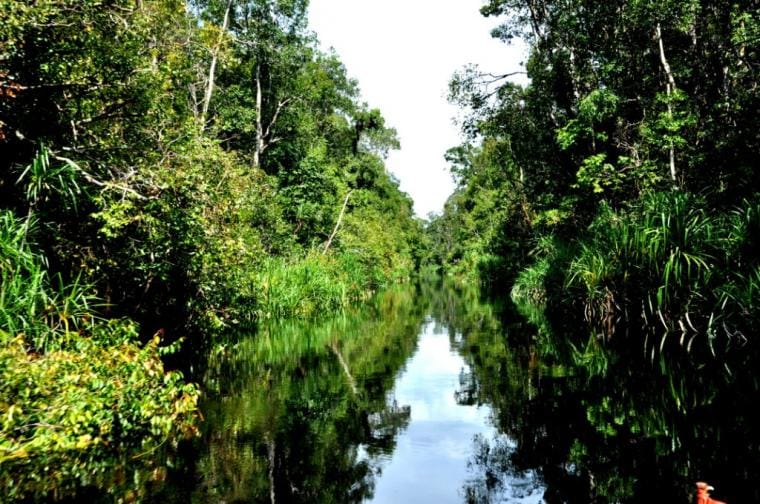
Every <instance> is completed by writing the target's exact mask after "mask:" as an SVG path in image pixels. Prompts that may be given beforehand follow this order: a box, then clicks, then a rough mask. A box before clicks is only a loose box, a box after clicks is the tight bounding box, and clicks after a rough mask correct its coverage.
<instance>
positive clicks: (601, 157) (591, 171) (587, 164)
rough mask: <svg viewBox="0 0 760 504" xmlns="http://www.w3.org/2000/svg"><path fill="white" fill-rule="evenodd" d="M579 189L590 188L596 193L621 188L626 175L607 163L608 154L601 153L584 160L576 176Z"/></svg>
mask: <svg viewBox="0 0 760 504" xmlns="http://www.w3.org/2000/svg"><path fill="white" fill-rule="evenodd" d="M576 177H577V179H578V186H579V187H590V188H591V189H592V190H593V191H594V192H595V193H602V192H604V190H605V189H618V188H620V186H621V184H622V182H623V180H624V175H623V174H622V173H621V172H619V171H618V170H617V168H616V167H615V166H614V165H612V164H610V163H608V162H607V154H605V153H600V154H594V155H593V156H589V157H587V158H586V159H584V160H583V162H582V163H581V167H580V168H579V169H578V173H577V174H576Z"/></svg>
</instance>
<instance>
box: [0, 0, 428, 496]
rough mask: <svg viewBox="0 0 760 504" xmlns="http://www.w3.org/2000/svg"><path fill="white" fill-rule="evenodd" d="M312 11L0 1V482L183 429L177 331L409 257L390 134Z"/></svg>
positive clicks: (190, 412) (368, 282)
mask: <svg viewBox="0 0 760 504" xmlns="http://www.w3.org/2000/svg"><path fill="white" fill-rule="evenodd" d="M306 14H307V2H306V1H305V0H252V1H243V0H235V1H233V0H208V1H204V0H198V1H191V2H185V1H184V0H153V1H134V0H116V1H109V2H102V1H100V0H85V1H79V0H77V1H64V0H44V1H40V2H24V1H15V0H4V1H2V2H0V160H1V161H0V281H1V283H0V415H1V416H2V423H0V427H1V431H0V465H2V466H3V471H1V473H2V475H1V476H0V483H1V485H0V493H3V494H5V495H8V496H13V495H14V494H15V493H17V492H19V495H23V492H25V491H26V490H25V487H24V485H27V484H28V485H29V486H33V485H34V483H35V481H37V482H41V481H44V482H45V488H51V487H53V488H54V487H55V486H56V483H55V482H56V481H59V480H60V481H61V482H62V483H61V484H63V482H65V481H68V480H70V479H72V478H74V479H76V478H80V477H84V476H85V475H87V474H89V473H91V472H92V471H93V468H92V463H94V462H93V461H97V460H98V457H99V456H100V454H101V452H102V451H105V450H106V448H108V449H113V448H114V447H116V448H119V447H123V446H137V447H138V448H139V447H140V446H142V447H143V449H144V450H150V449H151V446H153V444H155V443H156V442H162V441H163V440H165V439H166V438H167V437H172V436H176V435H178V434H180V433H185V434H192V433H193V432H194V430H195V416H196V401H197V398H198V393H199V391H198V390H197V388H196V387H194V386H193V385H189V384H186V383H184V380H183V379H182V376H181V375H180V374H179V372H176V371H171V372H168V371H166V370H165V369H164V364H163V363H162V358H161V356H163V355H166V354H168V353H171V352H173V351H175V350H176V348H177V347H178V346H180V345H181V344H182V342H183V341H184V340H186V339H188V338H206V339H208V338H210V337H211V336H209V335H210V334H213V332H214V331H215V330H219V329H222V328H225V327H232V326H236V325H238V326H239V325H250V324H251V323H254V322H255V321H257V320H261V319H266V318H273V317H280V316H286V315H296V316H300V315H303V316H308V315H311V314H313V313H316V312H318V311H322V310H330V309H338V308H341V307H343V306H345V305H347V304H349V303H351V302H353V301H357V300H361V299H365V298H366V297H367V296H368V295H370V294H371V293H372V292H374V291H376V290H377V289H378V288H379V287H380V286H382V285H385V284H389V283H393V282H400V281H406V280H408V279H409V278H410V276H411V275H412V273H413V271H414V270H415V269H416V268H417V266H418V263H419V261H420V260H421V259H420V240H421V239H422V225H421V222H420V221H418V220H417V219H415V218H414V216H413V212H412V202H411V199H410V198H409V197H408V196H407V195H406V194H404V193H402V192H401V191H400V190H399V188H398V182H397V181H396V180H395V179H394V178H393V177H392V176H391V175H390V174H389V173H388V172H387V171H386V170H385V167H384V157H385V156H386V155H387V152H388V151H389V149H395V148H398V146H399V142H398V139H397V136H396V133H395V131H394V130H393V129H392V128H390V127H388V126H387V125H386V124H385V121H384V118H383V116H382V114H381V113H380V111H378V110H376V109H372V108H370V107H369V106H368V105H367V104H365V103H363V102H361V100H360V94H359V88H358V84H357V82H355V81H354V80H352V79H351V78H349V76H348V73H347V71H346V69H345V68H344V66H343V64H342V63H341V62H340V60H339V59H338V57H337V56H336V55H335V54H334V53H331V52H324V51H322V50H320V49H319V44H318V41H317V39H316V37H315V35H314V34H313V33H311V32H310V31H309V30H308V27H307V24H306ZM198 335H204V336H198ZM95 467H97V465H96V466H95ZM14 468H15V469H14ZM14 474H15V476H14ZM19 474H23V475H24V477H23V478H20V476H19ZM27 480H28V481H27Z"/></svg>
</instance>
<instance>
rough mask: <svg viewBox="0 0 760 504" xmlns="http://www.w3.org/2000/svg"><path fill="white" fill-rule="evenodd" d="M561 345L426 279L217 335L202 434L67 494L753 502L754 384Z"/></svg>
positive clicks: (177, 498)
mask: <svg viewBox="0 0 760 504" xmlns="http://www.w3.org/2000/svg"><path fill="white" fill-rule="evenodd" d="M562 341H563V339H562V338H560V337H551V336H548V335H547V334H541V333H539V332H537V329H536V328H535V327H534V326H531V325H530V324H528V323H526V322H525V321H524V320H523V319H522V318H521V317H520V316H518V315H517V314H516V313H515V312H514V309H513V308H511V307H510V306H499V305H496V304H494V303H492V302H488V301H485V300H483V299H481V298H479V297H478V295H477V294H476V293H474V292H470V291H457V290H454V289H451V288H444V287H441V286H436V287H433V286H426V287H424V288H419V289H412V288H410V289H406V290H394V291H389V292H386V293H383V294H381V295H379V296H378V297H377V299H375V300H374V301H373V302H370V303H368V304H367V305H365V306H363V307H361V308H359V309H357V310H355V311H352V312H349V313H345V314H342V315H340V316H335V317H329V318H326V319H323V320H318V321H311V322H283V323H278V324H272V325H267V326H263V327H261V328H259V329H258V331H257V332H256V334H243V335H230V336H229V337H228V338H226V339H225V340H224V341H223V342H222V343H220V344H219V345H217V346H216V347H214V348H213V349H211V350H210V351H205V352H204V356H203V358H201V359H200V362H201V364H200V365H199V366H196V367H195V375H196V379H197V380H198V381H200V382H201V383H202V384H203V386H204V389H205V390H206V396H205V399H204V401H203V404H202V409H203V415H204V418H205V422H204V423H203V425H202V427H201V436H200V437H199V438H197V439H195V440H193V441H190V442H183V443H181V444H180V445H179V446H178V447H167V448H166V449H165V450H163V451H160V452H156V453H155V454H152V455H151V456H150V457H142V458H140V459H136V460H131V459H126V460H125V459H122V460H121V461H120V463H119V464H116V466H118V469H117V470H114V471H113V474H110V473H109V472H108V471H106V473H104V474H106V475H108V476H107V477H104V478H103V479H102V481H101V483H100V484H99V485H97V484H93V485H89V486H85V487H83V488H80V490H79V491H78V494H77V495H75V496H74V498H73V499H72V501H74V502H84V501H86V502H113V501H117V500H123V501H127V502H129V501H144V502H161V503H183V504H187V503H222V502H223V503H237V502H240V503H242V502H267V503H277V502H280V503H344V502H346V503H349V502H350V503H362V502H375V503H404V502H411V503H428V502H430V503H447V502H456V503H469V502H472V503H476V502H478V503H479V502H489V503H502V502H511V503H539V502H547V503H550V504H551V503H584V504H585V503H614V502H630V503H638V502H642V501H646V502H663V503H679V502H683V503H687V502H693V500H694V497H693V495H694V494H693V485H694V482H695V481H697V480H700V479H705V480H708V481H709V482H710V483H711V484H713V485H714V486H715V487H716V488H717V489H718V491H719V492H716V493H715V496H716V497H719V498H721V499H723V500H727V501H728V502H729V503H751V502H760V493H758V492H759V491H758V489H757V485H756V482H757V481H758V480H759V478H760V435H759V434H758V431H759V430H760V417H759V416H758V414H757V413H755V412H754V408H753V407H752V405H753V403H754V402H756V398H757V397H758V395H757V393H756V391H757V388H758V387H757V384H756V383H750V382H743V381H742V380H743V378H742V377H741V376H742V375H740V374H738V373H737V374H736V375H735V377H734V379H733V381H732V382H731V383H729V384H728V385H725V384H724V385H717V384H716V383H714V381H712V379H711V378H710V376H711V373H710V372H708V371H709V370H707V369H700V370H698V372H697V373H693V372H689V371H688V369H687V368H685V367H683V368H681V369H680V370H678V369H679V368H678V366H679V365H681V364H679V363H672V367H673V368H675V369H677V370H678V373H672V374H671V373H670V372H669V371H667V370H665V371H663V370H662V369H658V368H656V366H655V365H653V364H651V363H649V362H648V361H647V360H645V359H641V358H638V357H636V356H618V357H616V358H613V357H611V356H610V355H607V354H605V353H604V352H603V351H601V350H598V349H597V350H594V348H595V347H594V346H593V345H592V346H589V347H588V348H585V349H579V348H568V347H566V346H565V345H563V344H562ZM751 374H752V375H754V373H751ZM0 500H2V499H0Z"/></svg>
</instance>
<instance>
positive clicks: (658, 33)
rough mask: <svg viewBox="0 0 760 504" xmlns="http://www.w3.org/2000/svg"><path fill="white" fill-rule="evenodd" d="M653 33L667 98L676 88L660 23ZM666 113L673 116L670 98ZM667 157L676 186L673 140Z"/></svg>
mask: <svg viewBox="0 0 760 504" xmlns="http://www.w3.org/2000/svg"><path fill="white" fill-rule="evenodd" d="M655 35H656V36H657V44H658V45H659V47H660V63H662V68H663V70H665V75H666V76H667V77H668V82H667V84H666V85H665V92H666V93H667V95H668V98H670V96H671V95H672V94H673V92H674V91H675V90H676V80H675V78H673V72H672V71H671V69H670V65H669V64H668V59H667V58H666V57H665V47H664V45H663V43H662V29H661V28H660V23H657V27H656V28H655ZM668 115H669V116H670V117H671V118H672V117H673V105H672V104H671V103H670V100H668ZM668 157H669V158H670V178H671V179H672V181H673V185H674V186H676V187H677V186H678V182H677V178H676V153H675V147H674V146H673V141H671V142H670V149H669V152H668Z"/></svg>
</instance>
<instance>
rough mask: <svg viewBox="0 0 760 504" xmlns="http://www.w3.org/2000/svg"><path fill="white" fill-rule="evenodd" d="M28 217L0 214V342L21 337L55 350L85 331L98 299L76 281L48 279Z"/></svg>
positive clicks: (43, 349) (56, 278)
mask: <svg viewBox="0 0 760 504" xmlns="http://www.w3.org/2000/svg"><path fill="white" fill-rule="evenodd" d="M34 226H35V221H34V219H33V217H29V218H27V219H25V220H20V219H17V218H16V217H14V216H13V214H12V213H11V212H8V211H3V212H0V329H1V330H0V344H5V343H7V342H8V339H9V338H10V337H13V336H16V335H19V334H23V335H24V336H25V339H26V340H27V341H28V343H29V344H30V345H31V346H32V347H33V348H34V349H35V350H37V351H49V350H52V349H58V348H61V346H62V345H64V344H65V343H66V342H67V341H68V339H69V338H70V337H71V335H72V333H75V332H76V331H79V330H80V329H85V328H91V327H92V324H93V322H94V320H95V319H96V317H95V316H94V315H93V312H94V310H95V308H96V306H97V305H98V303H99V301H98V299H97V298H96V297H95V296H94V295H93V294H92V288H91V287H90V286H89V285H87V284H86V283H84V282H82V281H81V278H80V277H76V278H74V280H73V281H71V282H68V283H67V282H65V281H64V280H63V278H62V277H61V276H60V275H55V276H53V278H52V279H51V276H50V275H49V273H48V272H47V270H46V268H45V266H46V261H45V258H44V257H43V256H42V255H40V254H38V253H35V252H34V251H33V249H32V244H31V243H30V241H29V237H30V236H31V234H32V233H33V230H34Z"/></svg>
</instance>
